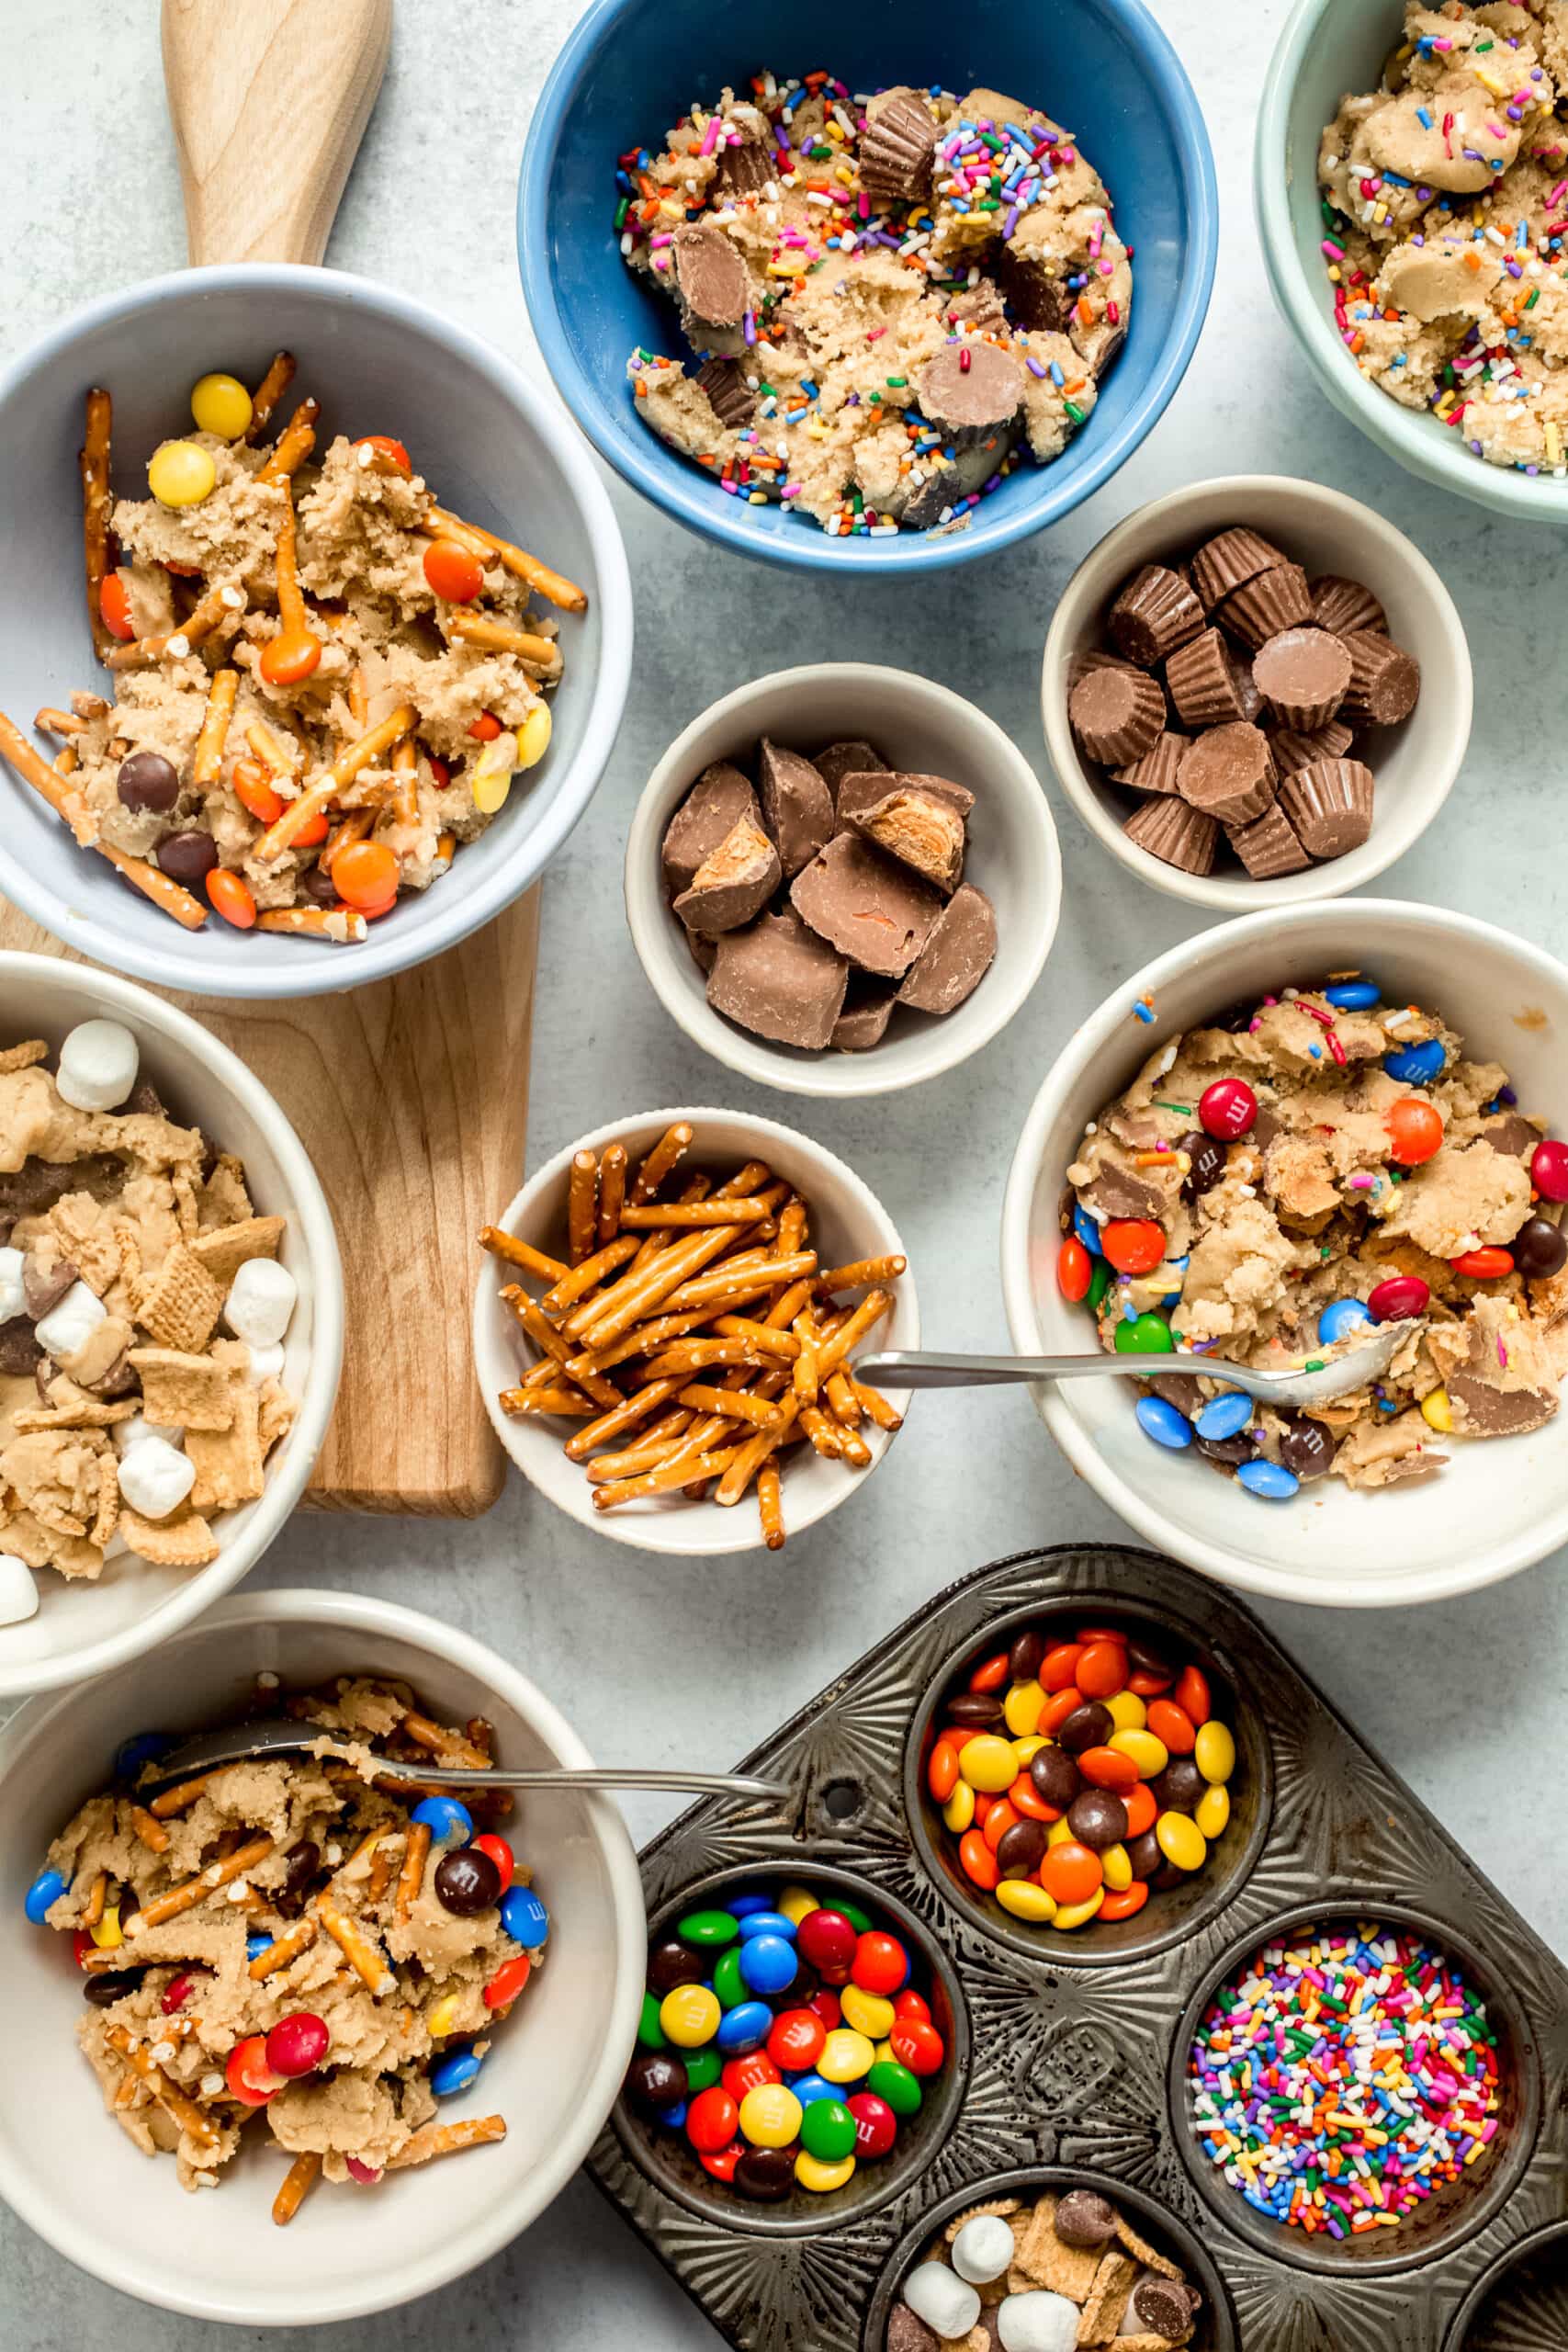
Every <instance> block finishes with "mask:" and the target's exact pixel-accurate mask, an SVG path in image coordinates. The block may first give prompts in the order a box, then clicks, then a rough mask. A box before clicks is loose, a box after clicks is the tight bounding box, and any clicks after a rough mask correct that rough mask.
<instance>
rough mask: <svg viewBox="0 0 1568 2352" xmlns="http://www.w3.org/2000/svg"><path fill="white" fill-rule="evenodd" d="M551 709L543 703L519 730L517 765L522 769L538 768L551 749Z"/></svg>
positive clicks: (529, 715)
mask: <svg viewBox="0 0 1568 2352" xmlns="http://www.w3.org/2000/svg"><path fill="white" fill-rule="evenodd" d="M550 724H551V722H550V707H549V705H548V703H545V702H542V703H541V704H540V705H539V707H538V708H537V710H531V711H530V712H529V713H528V716H527V718H525V720H524V721H523V724H522V726H521V727H520V728H519V729H517V764H518V766H519V767H520V768H536V767H537V766H538V764H539V762H540V761H541V760H542V759H543V758H544V756H545V753H546V752H547V751H548V750H549V748H550Z"/></svg>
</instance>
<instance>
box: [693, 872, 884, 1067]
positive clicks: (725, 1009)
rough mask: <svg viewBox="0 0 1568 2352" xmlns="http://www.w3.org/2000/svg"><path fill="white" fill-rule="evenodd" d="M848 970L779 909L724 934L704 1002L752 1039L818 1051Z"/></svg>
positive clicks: (814, 936)
mask: <svg viewBox="0 0 1568 2352" xmlns="http://www.w3.org/2000/svg"><path fill="white" fill-rule="evenodd" d="M849 969H850V967H849V966H848V964H847V963H846V962H845V961H844V958H843V957H842V956H840V955H837V954H836V953H835V952H834V950H833V949H832V948H831V947H829V945H828V944H827V943H826V942H825V941H824V940H822V939H820V938H818V935H817V933H815V932H814V931H812V930H810V929H809V928H808V927H807V924H805V923H803V922H801V921H800V918H799V917H798V915H795V914H793V913H792V912H791V911H790V910H789V909H788V908H786V909H785V910H784V913H783V914H779V915H763V916H762V918H761V921H760V922H754V923H752V924H751V925H750V928H749V929H748V930H745V931H727V932H726V933H724V935H723V937H722V938H721V939H720V940H719V942H718V953H717V955H716V957H715V958H714V967H713V970H712V972H711V973H710V974H709V976H708V1002H709V1003H710V1004H711V1005H712V1007H713V1009H714V1011H715V1012H722V1013H723V1014H725V1016H726V1017H727V1019H728V1020H730V1021H734V1022H736V1023H739V1026H740V1027H741V1028H742V1029H750V1032H751V1034H752V1035H753V1036H756V1037H770V1038H772V1039H773V1042H774V1044H776V1045H780V1046H801V1047H803V1048H804V1049H806V1050H807V1051H808V1052H812V1053H820V1052H821V1051H822V1049H823V1048H824V1047H825V1046H828V1045H829V1044H830V1043H831V1040H832V1035H833V1031H834V1028H835V1026H836V1024H837V1022H838V1018H839V1014H840V1010H841V1009H842V1006H843V1001H844V989H845V987H846V985H847V984H848V980H849Z"/></svg>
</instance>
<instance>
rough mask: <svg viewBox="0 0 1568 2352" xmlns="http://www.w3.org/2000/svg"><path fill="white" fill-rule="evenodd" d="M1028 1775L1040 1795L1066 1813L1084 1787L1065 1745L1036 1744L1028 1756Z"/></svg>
mask: <svg viewBox="0 0 1568 2352" xmlns="http://www.w3.org/2000/svg"><path fill="white" fill-rule="evenodd" d="M1029 1777H1030V1779H1031V1780H1032V1781H1033V1783H1034V1785H1035V1788H1036V1789H1037V1790H1038V1792H1039V1793H1040V1795H1041V1797H1042V1798H1043V1801H1044V1803H1045V1804H1048V1805H1053V1806H1055V1810H1056V1811H1057V1812H1058V1813H1066V1810H1067V1808H1068V1806H1069V1805H1070V1804H1072V1802H1073V1799H1074V1798H1075V1797H1076V1796H1077V1792H1078V1791H1079V1790H1080V1789H1081V1788H1082V1786H1083V1774H1082V1773H1081V1772H1080V1771H1079V1770H1078V1768H1077V1765H1076V1764H1075V1763H1074V1761H1073V1759H1072V1758H1071V1757H1070V1756H1069V1755H1068V1754H1067V1751H1066V1748H1065V1747H1055V1746H1052V1747H1037V1748H1036V1749H1035V1751H1034V1753H1033V1755H1032V1757H1031V1758H1030V1759H1029Z"/></svg>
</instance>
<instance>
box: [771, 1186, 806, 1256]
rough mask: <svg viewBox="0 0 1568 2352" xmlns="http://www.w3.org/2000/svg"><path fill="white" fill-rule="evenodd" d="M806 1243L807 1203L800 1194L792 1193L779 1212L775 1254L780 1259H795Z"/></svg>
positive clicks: (774, 1245)
mask: <svg viewBox="0 0 1568 2352" xmlns="http://www.w3.org/2000/svg"><path fill="white" fill-rule="evenodd" d="M805 1241H806V1203H805V1202H804V1201H803V1200H802V1199H801V1197H800V1195H799V1193H791V1194H790V1196H789V1199H788V1200H787V1201H786V1202H785V1203H784V1207H783V1208H782V1209H781V1210H780V1212H779V1231H778V1239H777V1240H776V1241H775V1243H774V1244H773V1254H774V1255H775V1257H779V1258H793V1257H794V1256H795V1252H796V1251H797V1250H800V1249H802V1248H803V1247H804V1245H805Z"/></svg>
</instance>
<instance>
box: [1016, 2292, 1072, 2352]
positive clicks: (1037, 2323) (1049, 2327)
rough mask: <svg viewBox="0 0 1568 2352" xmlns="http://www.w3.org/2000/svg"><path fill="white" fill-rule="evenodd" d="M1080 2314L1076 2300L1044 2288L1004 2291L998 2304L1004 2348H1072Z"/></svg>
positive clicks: (1055, 2351) (1067, 2351) (1042, 2351)
mask: <svg viewBox="0 0 1568 2352" xmlns="http://www.w3.org/2000/svg"><path fill="white" fill-rule="evenodd" d="M1080 2317H1081V2313H1080V2312H1079V2310H1078V2307H1077V2303H1075V2302H1070V2301H1068V2299H1067V2297H1066V2295H1053V2294H1051V2293H1050V2292H1048V2290H1045V2289H1044V2288H1037V2289H1034V2290H1032V2291H1031V2292H1030V2293H1029V2294H1027V2295H1004V2296H1003V2298H1002V2300H1001V2301H1000V2302H999V2303H998V2306H997V2335H998V2337H999V2338H1000V2341H1001V2346H1002V2352H1073V2347H1074V2346H1075V2345H1076V2344H1077V2340H1078V2321H1079V2318H1080Z"/></svg>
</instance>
